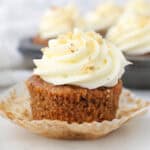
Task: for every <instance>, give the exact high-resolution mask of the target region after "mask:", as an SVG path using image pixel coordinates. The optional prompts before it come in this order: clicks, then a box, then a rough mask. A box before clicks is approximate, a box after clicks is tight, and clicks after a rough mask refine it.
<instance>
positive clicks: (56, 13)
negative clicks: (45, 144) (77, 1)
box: [39, 5, 82, 39]
mask: <svg viewBox="0 0 150 150" xmlns="http://www.w3.org/2000/svg"><path fill="white" fill-rule="evenodd" d="M77 19H80V20H82V19H81V18H80V16H79V13H78V10H77V9H76V7H74V6H72V5H68V6H66V7H52V8H51V9H49V10H47V11H46V13H45V14H44V16H43V17H42V20H41V24H40V28H39V35H40V37H41V38H43V39H47V38H54V37H57V36H58V35H59V34H63V33H66V32H69V31H72V30H73V28H74V27H75V26H77V27H78V21H77ZM79 25H80V22H79Z"/></svg>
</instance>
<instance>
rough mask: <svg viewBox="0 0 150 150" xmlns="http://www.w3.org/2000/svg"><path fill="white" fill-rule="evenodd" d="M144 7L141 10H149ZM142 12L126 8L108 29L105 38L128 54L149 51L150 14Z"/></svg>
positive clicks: (139, 53)
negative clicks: (116, 21)
mask: <svg viewBox="0 0 150 150" xmlns="http://www.w3.org/2000/svg"><path fill="white" fill-rule="evenodd" d="M147 5H148V4H147ZM149 5H150V3H149ZM141 6H143V5H141ZM146 8H148V6H147V7H146ZM146 8H145V9H143V10H144V11H145V12H148V11H149V12H150V9H149V10H146ZM129 10H130V11H129ZM133 10H134V9H133ZM136 10H137V9H136ZM139 10H142V9H139ZM143 14H144V13H141V12H140V11H139V13H137V11H131V8H130V9H127V11H126V12H125V13H124V15H123V16H122V17H121V19H120V20H119V21H118V23H117V24H116V25H115V26H114V27H112V28H111V29H110V30H109V31H108V34H107V39H108V40H110V41H111V42H112V43H113V44H115V45H116V46H117V47H118V48H119V49H120V50H122V51H124V52H125V53H127V54H129V55H141V54H142V55H143V54H146V53H150V15H149V16H148V15H147V14H148V13H146V15H143Z"/></svg>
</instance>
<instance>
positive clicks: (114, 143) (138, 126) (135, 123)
mask: <svg viewBox="0 0 150 150" xmlns="http://www.w3.org/2000/svg"><path fill="white" fill-rule="evenodd" d="M133 92H134V93H135V94H136V95H137V96H138V97H141V98H143V99H146V100H150V90H144V91H141V90H133ZM149 119H150V110H149V112H148V113H146V114H145V115H143V116H140V117H137V118H135V119H133V120H132V121H130V122H128V123H127V124H126V125H124V126H123V127H121V128H120V129H118V130H117V131H115V132H113V133H111V134H109V135H107V136H105V137H104V138H100V139H98V140H92V141H73V140H72V141H67V140H52V139H47V138H44V137H40V136H38V135H35V134H32V133H30V132H29V131H26V130H25V129H22V128H20V127H18V126H16V125H15V124H13V123H11V122H10V121H8V120H5V119H3V118H1V117H0V150H10V149H11V150H91V149H92V150H100V149H102V150H112V149H115V150H131V149H133V150H134V149H136V150H149V149H150V148H149V147H150V142H149V139H150V121H149Z"/></svg>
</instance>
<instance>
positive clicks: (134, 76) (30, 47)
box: [19, 38, 150, 89]
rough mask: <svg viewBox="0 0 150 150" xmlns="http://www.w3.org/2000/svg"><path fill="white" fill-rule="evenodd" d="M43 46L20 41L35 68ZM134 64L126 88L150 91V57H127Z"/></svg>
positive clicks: (130, 66)
mask: <svg viewBox="0 0 150 150" xmlns="http://www.w3.org/2000/svg"><path fill="white" fill-rule="evenodd" d="M42 47H43V46H41V45H36V44H34V43H33V42H32V38H25V39H23V40H21V41H20V44H19V51H20V52H21V53H22V55H23V56H24V57H25V58H26V60H28V61H30V64H31V67H33V63H32V59H38V58H41V56H42V53H41V51H40V49H41V48H42ZM126 57H127V59H128V60H129V61H131V62H132V63H133V64H132V65H129V66H127V67H126V72H125V74H124V76H123V82H124V86H125V87H127V88H137V89H150V55H148V56H126Z"/></svg>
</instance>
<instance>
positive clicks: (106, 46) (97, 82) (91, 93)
mask: <svg viewBox="0 0 150 150" xmlns="http://www.w3.org/2000/svg"><path fill="white" fill-rule="evenodd" d="M42 52H43V57H42V59H38V60H34V63H35V65H36V68H35V70H34V75H33V76H32V77H31V78H29V79H28V81H27V86H28V89H29V92H30V95H31V108H32V114H33V119H34V120H42V119H50V120H60V121H67V122H69V123H72V122H76V123H83V122H92V121H98V122H101V121H103V120H112V119H114V118H115V117H116V112H117V109H118V104H119V97H120V94H121V91H122V81H121V76H122V75H123V73H124V68H125V66H126V65H128V61H127V60H126V59H125V57H124V56H123V54H122V52H121V51H120V50H118V49H117V48H116V47H114V46H113V45H111V44H110V43H108V42H107V41H105V40H104V39H103V38H102V37H101V36H100V35H99V34H97V33H95V32H82V31H80V30H78V29H75V30H74V32H70V33H67V34H64V35H61V36H59V37H58V38H56V39H53V40H50V41H49V46H48V47H46V48H43V49H42Z"/></svg>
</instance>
